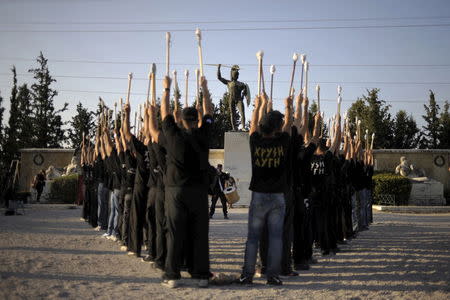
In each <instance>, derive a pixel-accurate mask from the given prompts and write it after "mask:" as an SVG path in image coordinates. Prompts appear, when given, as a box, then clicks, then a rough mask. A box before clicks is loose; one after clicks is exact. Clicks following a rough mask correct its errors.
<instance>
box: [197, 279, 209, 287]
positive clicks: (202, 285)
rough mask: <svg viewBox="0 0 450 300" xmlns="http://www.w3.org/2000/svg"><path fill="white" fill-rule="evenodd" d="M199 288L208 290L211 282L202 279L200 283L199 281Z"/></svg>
mask: <svg viewBox="0 0 450 300" xmlns="http://www.w3.org/2000/svg"><path fill="white" fill-rule="evenodd" d="M197 285H198V287H199V288H202V289H204V288H207V287H208V285H209V281H208V279H200V280H199V281H198V284H197Z"/></svg>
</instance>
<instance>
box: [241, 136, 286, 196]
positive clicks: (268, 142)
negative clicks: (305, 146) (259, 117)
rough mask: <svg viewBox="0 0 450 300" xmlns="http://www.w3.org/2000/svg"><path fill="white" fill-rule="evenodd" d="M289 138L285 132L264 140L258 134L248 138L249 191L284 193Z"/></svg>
mask: <svg viewBox="0 0 450 300" xmlns="http://www.w3.org/2000/svg"><path fill="white" fill-rule="evenodd" d="M290 141H291V139H290V136H289V134H287V133H286V132H283V133H279V134H276V136H275V137H272V138H264V137H263V136H262V135H261V134H260V133H259V132H254V133H253V134H252V135H251V136H250V155H251V160H252V179H251V181H250V187H249V189H250V190H251V191H254V192H260V193H284V192H286V191H287V189H288V171H287V167H288V166H287V164H288V163H289V157H288V156H289V155H288V154H289V147H290Z"/></svg>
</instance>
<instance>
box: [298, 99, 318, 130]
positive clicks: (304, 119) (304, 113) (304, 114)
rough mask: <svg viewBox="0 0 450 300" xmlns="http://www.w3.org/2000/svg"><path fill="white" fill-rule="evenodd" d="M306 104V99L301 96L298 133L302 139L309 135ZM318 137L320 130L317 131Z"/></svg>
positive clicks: (307, 102)
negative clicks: (300, 115)
mask: <svg viewBox="0 0 450 300" xmlns="http://www.w3.org/2000/svg"><path fill="white" fill-rule="evenodd" d="M308 104H309V101H308V97H305V98H303V95H302V123H301V126H300V130H299V133H300V134H301V135H302V136H303V137H306V136H307V135H308V134H309V112H308ZM319 117H320V116H319ZM319 120H320V119H319ZM314 128H315V126H314ZM319 135H320V129H319Z"/></svg>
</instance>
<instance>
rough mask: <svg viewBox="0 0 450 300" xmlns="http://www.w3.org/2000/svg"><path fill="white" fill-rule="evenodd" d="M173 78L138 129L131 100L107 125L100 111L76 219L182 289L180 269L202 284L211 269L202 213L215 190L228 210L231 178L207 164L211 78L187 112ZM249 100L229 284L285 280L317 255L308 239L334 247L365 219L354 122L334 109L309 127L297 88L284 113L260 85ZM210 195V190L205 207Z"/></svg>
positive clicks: (367, 208) (366, 160)
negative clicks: (241, 236) (239, 253)
mask: <svg viewBox="0 0 450 300" xmlns="http://www.w3.org/2000/svg"><path fill="white" fill-rule="evenodd" d="M170 86H171V79H170V78H169V77H167V76H166V77H165V78H164V79H163V88H164V92H163V95H162V98H161V103H160V105H159V106H158V105H157V104H156V101H155V99H152V101H147V102H146V103H145V105H144V114H143V124H142V126H140V128H139V130H138V131H135V132H134V134H133V133H132V130H131V125H130V102H129V99H128V98H127V101H126V102H125V104H124V105H123V107H122V105H121V107H120V110H119V113H118V116H115V118H114V120H115V121H114V122H113V123H114V125H111V123H112V122H110V116H109V110H107V113H102V114H101V115H100V117H99V119H98V130H97V134H96V136H95V141H94V142H93V143H91V142H90V141H89V138H87V137H86V138H83V143H82V155H81V157H82V168H83V178H84V185H85V197H84V202H83V210H82V211H83V216H82V218H83V220H86V221H87V222H89V224H91V225H92V226H93V227H94V228H95V229H96V230H98V231H105V233H104V234H103V236H104V237H106V238H108V239H111V240H112V241H115V242H117V243H119V244H120V246H121V250H123V251H127V253H128V254H129V255H134V256H137V257H141V258H142V260H143V261H145V262H150V263H151V266H152V267H154V268H155V269H159V270H161V271H162V272H163V276H162V277H163V281H162V284H163V285H164V286H167V287H169V288H175V287H177V286H178V285H179V280H180V278H181V275H180V270H181V269H185V270H187V271H188V272H189V274H190V275H191V276H192V278H193V279H196V280H198V286H199V287H207V286H208V283H209V279H210V278H211V277H212V276H213V274H212V273H211V270H210V260H209V241H208V232H209V221H210V219H211V218H213V215H214V211H215V206H216V203H217V201H218V200H219V199H220V201H221V202H222V209H223V214H224V217H225V218H226V219H227V218H228V211H227V203H226V198H225V196H224V194H223V189H224V185H225V183H226V181H227V180H228V179H229V178H228V177H227V176H228V175H227V174H226V173H223V172H222V169H221V167H220V168H219V169H218V170H216V169H215V168H213V167H211V166H210V164H209V162H208V155H209V140H210V135H211V127H212V124H213V122H214V120H213V118H212V102H211V96H210V93H209V90H208V85H207V81H206V79H205V78H204V77H201V79H200V86H201V91H202V93H201V95H202V98H201V99H200V100H201V101H197V102H196V104H195V105H194V106H192V107H185V108H184V109H183V110H181V109H179V108H178V107H177V106H176V105H175V107H174V109H173V111H172V109H171V103H170V100H169V98H170ZM254 105H255V107H254V111H253V114H252V119H251V127H250V131H249V134H250V152H251V165H252V178H251V183H250V187H249V189H250V190H251V203H250V207H249V216H248V235H247V242H246V247H245V255H244V262H243V268H242V274H241V276H240V277H239V278H237V280H236V283H237V284H251V283H252V282H253V278H254V277H255V276H266V278H267V284H270V285H281V284H282V281H281V280H280V277H281V276H296V275H298V273H297V272H296V271H300V270H307V269H309V266H310V264H313V263H317V260H316V259H315V258H314V257H313V247H314V246H316V247H318V248H320V249H321V252H322V255H324V256H326V255H333V254H335V253H337V252H339V247H338V245H339V244H344V243H347V242H348V241H349V240H351V239H352V238H354V237H356V235H357V233H358V231H361V230H366V229H367V228H368V226H369V223H370V222H371V221H372V214H371V211H372V210H371V176H372V173H373V167H372V166H373V155H372V151H371V149H370V147H368V143H366V147H365V149H363V148H364V141H363V138H362V137H361V133H360V130H359V128H358V129H356V130H354V131H355V132H356V135H353V136H352V135H351V134H350V129H351V128H350V124H349V121H348V120H346V119H345V120H344V122H343V126H342V128H341V117H340V115H339V114H337V115H336V117H335V119H334V124H332V127H333V128H328V129H327V130H324V128H325V126H324V124H323V120H322V117H321V115H320V113H316V114H315V115H314V116H313V122H312V123H313V128H311V129H310V128H309V124H310V121H309V115H310V112H309V111H308V99H307V98H306V97H303V95H302V94H300V95H299V96H298V97H297V98H296V99H295V109H294V99H293V96H289V97H288V98H287V99H286V100H285V113H284V115H283V114H282V113H280V112H279V111H276V110H273V109H272V102H271V101H270V100H269V99H268V97H267V95H266V94H265V93H260V94H259V95H258V96H257V97H256V98H255V103H254ZM119 123H120V124H119ZM331 129H332V130H331ZM352 130H353V128H352ZM331 131H332V132H333V133H334V134H332V135H330V134H329V132H331ZM366 139H367V138H366ZM208 190H210V192H208ZM211 190H212V192H211ZM208 193H210V194H213V195H214V196H213V198H212V202H211V205H210V207H208V203H209V202H208ZM258 252H259V262H258V263H257V257H258ZM257 264H258V267H257Z"/></svg>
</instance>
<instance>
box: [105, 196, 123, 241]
mask: <svg viewBox="0 0 450 300" xmlns="http://www.w3.org/2000/svg"><path fill="white" fill-rule="evenodd" d="M119 194H120V190H118V189H114V190H113V192H112V193H111V196H110V198H109V203H110V207H111V212H110V213H109V220H108V230H107V231H106V233H107V234H109V235H113V236H117V235H118V226H117V224H118V220H119Z"/></svg>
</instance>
